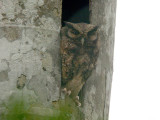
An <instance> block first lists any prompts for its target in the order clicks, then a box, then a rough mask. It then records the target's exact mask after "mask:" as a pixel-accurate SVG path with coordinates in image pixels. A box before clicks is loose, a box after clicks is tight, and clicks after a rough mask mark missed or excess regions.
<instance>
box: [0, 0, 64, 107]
mask: <svg viewBox="0 0 160 120" xmlns="http://www.w3.org/2000/svg"><path fill="white" fill-rule="evenodd" d="M60 26H61V0H0V102H3V101H5V100H6V99H7V97H8V96H10V95H11V94H12V93H14V92H15V91H16V89H17V83H18V82H20V83H21V84H22V85H21V87H20V88H21V89H22V90H23V89H25V91H28V92H30V93H32V94H33V93H34V94H35V96H37V99H38V100H40V101H41V102H43V103H44V104H45V105H47V104H48V103H51V101H54V100H57V99H58V98H59V88H60V69H59V63H58V61H59V54H58V52H59V40H58V35H59V31H60ZM22 77H23V78H22ZM18 80H21V81H18Z"/></svg>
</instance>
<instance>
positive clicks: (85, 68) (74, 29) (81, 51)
mask: <svg viewBox="0 0 160 120" xmlns="http://www.w3.org/2000/svg"><path fill="white" fill-rule="evenodd" d="M60 36H61V43H60V54H61V70H62V72H61V74H62V75H61V76H62V91H63V92H65V93H66V94H68V95H69V96H70V97H71V98H72V99H73V100H74V101H75V103H76V104H77V105H78V106H81V103H80V102H79V96H78V94H79V92H80V90H81V89H82V87H83V85H84V84H85V82H86V81H87V79H88V78H89V77H90V75H91V73H92V71H93V70H94V69H95V67H96V61H97V58H98V54H99V37H98V27H97V26H95V25H91V24H86V23H71V22H65V26H64V27H62V29H61V32H60Z"/></svg>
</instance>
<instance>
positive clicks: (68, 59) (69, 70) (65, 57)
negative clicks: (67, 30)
mask: <svg viewBox="0 0 160 120" xmlns="http://www.w3.org/2000/svg"><path fill="white" fill-rule="evenodd" d="M69 44H70V43H69V42H68V41H67V40H62V41H61V66H62V83H63V84H66V83H67V82H68V81H69V80H72V78H73V64H72V61H73V58H74V54H72V53H70V52H69V50H68V49H69V48H70V47H69Z"/></svg>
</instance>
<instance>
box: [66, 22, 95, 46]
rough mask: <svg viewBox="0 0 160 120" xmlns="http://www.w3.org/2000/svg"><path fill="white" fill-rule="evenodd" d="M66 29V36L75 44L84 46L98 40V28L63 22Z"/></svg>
mask: <svg viewBox="0 0 160 120" xmlns="http://www.w3.org/2000/svg"><path fill="white" fill-rule="evenodd" d="M65 25H66V27H67V29H66V32H65V33H66V36H67V37H69V38H70V39H71V40H73V41H74V42H75V43H77V44H80V45H82V46H84V45H85V44H89V43H94V42H96V41H97V40H98V32H97V30H98V26H95V25H92V24H86V23H71V22H65Z"/></svg>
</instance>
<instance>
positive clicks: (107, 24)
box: [82, 0, 116, 120]
mask: <svg viewBox="0 0 160 120" xmlns="http://www.w3.org/2000/svg"><path fill="white" fill-rule="evenodd" d="M115 18H116V0H90V21H91V24H94V25H98V26H99V27H100V31H99V33H100V40H101V45H100V54H99V59H98V62H97V66H96V70H95V71H94V72H93V73H92V76H91V77H90V78H89V80H88V81H87V83H86V85H85V87H84V89H83V92H82V94H83V96H84V98H83V104H84V106H83V111H84V114H85V120H108V113H109V103H110V93H111V83H112V73H113V49H114V33H115V32H114V31H115Z"/></svg>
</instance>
